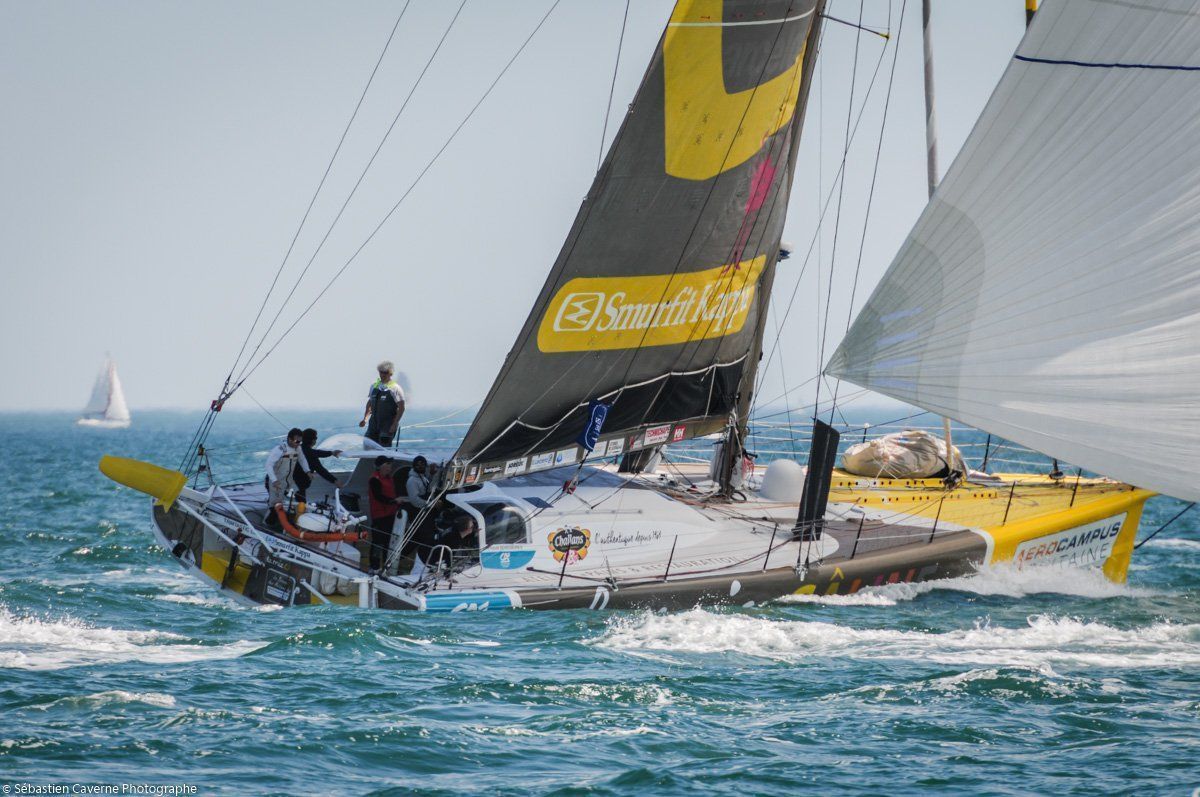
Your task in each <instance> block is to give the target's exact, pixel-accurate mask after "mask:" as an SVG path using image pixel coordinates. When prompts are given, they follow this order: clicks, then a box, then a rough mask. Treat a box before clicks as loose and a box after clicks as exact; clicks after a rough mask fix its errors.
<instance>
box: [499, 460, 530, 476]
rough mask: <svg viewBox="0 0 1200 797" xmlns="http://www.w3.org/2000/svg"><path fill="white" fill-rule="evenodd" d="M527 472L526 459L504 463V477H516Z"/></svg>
mask: <svg viewBox="0 0 1200 797" xmlns="http://www.w3.org/2000/svg"><path fill="white" fill-rule="evenodd" d="M524 472H525V457H521V458H519V459H510V460H509V461H508V462H506V463H504V475H505V476H516V475H517V474H518V473H524Z"/></svg>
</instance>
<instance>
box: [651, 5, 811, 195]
mask: <svg viewBox="0 0 1200 797" xmlns="http://www.w3.org/2000/svg"><path fill="white" fill-rule="evenodd" d="M723 14H724V6H723V3H722V0H680V2H679V3H678V5H676V6H675V11H674V13H673V14H672V15H671V21H670V22H669V23H667V32H666V36H665V37H664V39H663V76H664V81H663V82H664V85H663V111H664V115H665V120H664V122H665V130H664V134H665V144H666V172H667V174H669V175H671V176H672V177H682V178H684V179H687V180H707V179H709V178H711V177H715V176H716V175H718V174H720V173H721V172H724V171H728V170H729V169H732V168H734V167H735V166H739V165H741V164H742V163H745V162H746V161H747V160H749V159H750V158H751V157H753V156H754V154H755V153H757V152H758V151H759V150H760V149H762V146H763V142H764V141H766V139H767V137H768V136H771V135H772V134H774V133H775V132H777V131H778V130H780V129H781V128H782V127H783V126H784V125H786V124H787V123H788V122H789V121H791V119H792V116H793V115H794V114H795V112H796V103H797V97H798V95H799V92H800V77H801V74H800V73H801V65H802V64H803V62H804V51H805V49H806V45H801V47H800V52H799V53H798V54H797V55H796V60H795V61H794V62H793V63H792V65H791V66H789V67H788V69H787V70H785V71H784V72H783V73H782V74H779V75H777V76H776V77H774V78H772V79H771V80H768V81H767V82H765V83H762V84H759V85H757V86H753V87H751V88H748V89H745V90H744V91H737V92H734V93H732V94H730V93H729V92H727V91H726V90H725V72H724V65H723V62H722V56H721V53H722V46H723V41H724V31H725V29H726V28H729V27H733V26H737V25H762V24H771V25H789V26H790V25H800V26H803V29H804V30H805V31H807V29H808V26H809V25H811V24H812V15H813V11H812V10H811V9H810V10H809V11H807V12H800V13H796V14H792V15H790V16H788V17H786V18H784V19H783V20H769V21H759V20H756V19H753V18H752V19H750V20H746V21H740V22H739V21H733V22H723V21H722V19H723ZM791 32H792V31H790V30H784V31H783V32H782V34H781V35H783V36H784V37H785V39H784V40H785V41H786V40H787V37H788V35H789V34H790V33H791Z"/></svg>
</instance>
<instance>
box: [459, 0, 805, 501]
mask: <svg viewBox="0 0 1200 797" xmlns="http://www.w3.org/2000/svg"><path fill="white" fill-rule="evenodd" d="M822 7H823V0H725V1H724V2H722V0H681V2H679V3H678V5H677V6H676V8H675V10H674V12H673V13H672V15H671V19H670V21H669V22H668V24H667V28H666V31H665V32H664V34H663V37H662V39H661V41H660V42H659V46H658V48H657V50H656V51H655V54H654V58H653V59H652V60H651V63H650V66H649V68H648V70H647V72H646V75H645V77H644V78H643V81H642V85H641V87H640V88H639V90H638V93H637V96H636V97H635V99H634V102H633V105H632V106H631V109H630V111H629V113H628V115H627V116H626V118H625V121H624V123H623V125H622V126H621V130H620V132H619V133H618V134H617V136H616V139H615V140H614V142H613V145H612V147H611V149H610V150H609V153H608V157H607V159H606V160H605V162H604V164H603V166H602V167H601V169H600V171H599V172H598V173H597V175H596V179H595V181H594V183H593V184H592V187H591V190H590V191H589V193H588V196H587V198H586V199H585V200H584V202H583V206H582V207H581V208H580V210H579V214H578V216H577V217H576V219H575V223H574V225H573V226H572V229H571V232H570V234H569V235H568V237H567V241H566V243H565V244H564V246H563V249H562V251H561V253H560V254H559V256H558V259H557V261H556V262H555V264H554V267H553V269H552V270H551V272H550V275H549V277H548V279H547V280H546V284H545V286H544V287H543V288H542V291H541V294H540V295H539V296H538V299H537V302H536V303H535V304H534V307H533V311H532V313H530V316H529V318H528V319H527V320H526V322H525V325H524V327H523V328H522V330H521V333H520V335H519V336H518V338H517V341H516V344H515V345H514V347H513V349H512V351H511V352H510V353H509V355H508V358H507V360H506V361H505V363H504V367H503V368H502V369H501V371H500V374H499V376H498V377H497V378H496V382H495V384H494V385H493V386H492V389H491V391H490V392H489V394H488V397H487V399H486V400H485V401H484V403H483V406H482V407H481V409H480V411H479V414H478V415H477V416H476V418H475V422H474V423H473V425H472V426H471V429H470V431H469V432H468V433H467V436H466V438H465V440H464V441H463V444H462V446H461V448H460V449H459V452H458V455H457V460H458V462H459V464H461V465H462V467H461V468H459V469H458V470H457V472H456V477H455V481H457V482H459V483H462V482H466V483H471V482H474V481H478V480H483V479H489V478H497V477H502V476H505V475H514V474H516V473H524V472H527V471H529V470H540V469H543V468H548V467H556V466H561V465H564V464H570V463H573V462H577V461H578V460H579V458H580V457H581V456H583V455H584V450H583V449H582V448H581V447H579V446H578V445H576V443H575V440H576V438H578V437H579V435H580V432H581V431H582V429H583V428H584V427H585V425H586V424H587V421H588V417H589V412H588V405H589V402H592V401H597V400H598V401H603V402H605V403H607V404H609V405H610V407H609V411H608V414H607V417H606V419H605V422H604V427H603V433H602V436H601V439H600V442H599V444H597V446H596V449H595V455H596V456H608V455H615V454H617V453H622V452H623V451H628V450H630V449H636V448H640V447H644V446H650V445H659V444H662V443H666V442H674V441H678V440H681V439H685V438H687V437H692V436H695V435H697V434H707V433H709V432H712V431H715V430H717V429H720V428H721V427H722V426H723V425H724V424H725V423H726V420H727V418H728V416H729V414H730V412H731V411H733V409H734V408H735V407H736V406H737V404H738V401H739V392H740V391H741V390H743V389H745V388H744V387H743V386H744V385H747V384H750V383H751V381H752V380H748V379H746V378H745V377H747V376H748V375H749V374H752V372H753V368H754V365H756V363H751V362H749V360H750V353H751V352H752V351H757V347H758V341H759V340H760V338H761V333H762V325H763V323H764V321H765V308H766V299H767V293H769V290H770V285H771V281H772V278H773V276H774V269H775V261H776V258H777V256H778V253H779V238H780V235H781V234H782V229H783V221H784V214H785V211H786V209H787V200H788V193H789V190H790V184H791V175H792V169H793V161H794V158H795V150H796V145H797V141H798V137H799V133H800V129H801V124H802V120H803V108H804V100H805V98H806V97H807V94H808V86H809V82H810V81H809V74H810V72H811V65H812V61H813V59H814V58H815V55H816V52H815V50H816V48H815V44H814V42H815V41H816V35H817V32H818V29H819V21H820V11H821V8H822ZM743 398H744V397H743Z"/></svg>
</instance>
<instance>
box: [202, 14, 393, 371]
mask: <svg viewBox="0 0 1200 797" xmlns="http://www.w3.org/2000/svg"><path fill="white" fill-rule="evenodd" d="M411 3H412V0H405V3H404V7H403V8H401V9H400V14H399V16H397V17H396V22H395V24H394V25H392V31H391V33H389V34H388V37H387V41H386V42H384V43H383V50H381V51H380V53H379V58H377V59H376V60H375V66H374V67H373V68H372V69H371V75H370V76H369V77H368V78H367V84H366V85H365V86H363V90H362V93H361V94H359V96H358V102H357V103H355V105H354V112H353V113H351V114H350V119H349V120H348V121H347V122H346V126H345V128H343V129H342V135H341V137H340V138H339V139H338V143H337V146H336V147H334V150H333V154H332V155H331V156H329V163H327V164H325V171H324V173H323V174H322V175H321V180H320V181H319V182H318V183H317V188H316V190H315V191H313V195H312V198H310V199H309V200H308V207H307V208H305V209H304V215H303V216H302V217H301V218H300V224H299V225H298V226H297V227H296V232H295V234H293V235H292V240H291V242H290V243H289V244H288V248H287V251H286V252H285V253H284V255H283V260H282V261H280V263H279V268H278V269H276V270H275V277H274V279H272V280H271V285H270V287H269V288H267V293H266V295H265V296H263V300H262V304H261V305H259V307H258V313H257V315H255V316H254V322H253V323H252V324H250V328H249V329H248V330H246V337H245V338H244V339H243V340H242V346H241V348H240V349H238V353H237V357H236V358H234V361H233V365H232V366H231V367H230V368H229V375H228V376H226V377H225V385H226V387H228V385H229V382H230V381H231V380H232V378H233V372H234V371H236V370H237V367H238V364H239V363H241V361H242V355H243V354H244V353H245V352H246V346H247V345H249V343H250V338H251V336H253V334H254V329H255V327H257V326H258V322H259V321H260V320H261V319H262V314H263V311H264V310H265V309H266V307H267V302H268V301H269V300H270V298H271V294H272V292H274V290H275V285H276V284H277V283H278V282H279V277H280V275H282V274H283V269H284V266H286V265H287V262H288V259H289V258H290V257H291V256H292V250H293V249H295V248H296V241H297V240H299V238H300V233H301V231H302V230H303V229H304V225H305V223H306V222H307V221H308V216H309V214H310V213H312V209H313V205H315V204H316V202H317V197H318V196H319V195H320V193H321V189H322V188H324V187H325V181H326V180H327V179H329V172H330V170H332V169H333V163H334V161H336V160H337V156H338V154H339V153H340V152H341V151H342V145H343V144H345V143H346V136H347V135H349V133H350V128H351V126H353V124H354V120H355V119H357V118H358V112H359V110H360V109H361V108H362V104H363V100H365V99H366V97H367V92H368V91H370V89H371V84H372V83H374V82H375V75H376V74H378V72H379V66H380V64H382V63H383V59H384V57H385V56H386V55H387V52H388V48H389V47H391V44H392V39H394V38H396V31H397V30H398V29H399V28H400V21H401V20H402V19H404V14H405V12H406V11H408V7H409V5H410V4H411Z"/></svg>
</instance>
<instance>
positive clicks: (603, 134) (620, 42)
mask: <svg viewBox="0 0 1200 797" xmlns="http://www.w3.org/2000/svg"><path fill="white" fill-rule="evenodd" d="M629 3H630V0H625V16H623V17H622V18H621V35H620V37H619V38H618V39H617V58H616V60H615V61H614V62H613V74H612V83H611V85H609V87H608V104H607V105H605V106H604V128H603V129H602V130H601V131H600V152H599V154H597V155H596V171H600V166H601V164H603V163H604V140H605V139H606V138H608V118H609V116H611V115H612V101H613V94H614V93H615V92H616V90H617V72H618V70H620V68H621V50H622V48H623V47H624V45H625V26H626V24H628V22H629Z"/></svg>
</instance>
